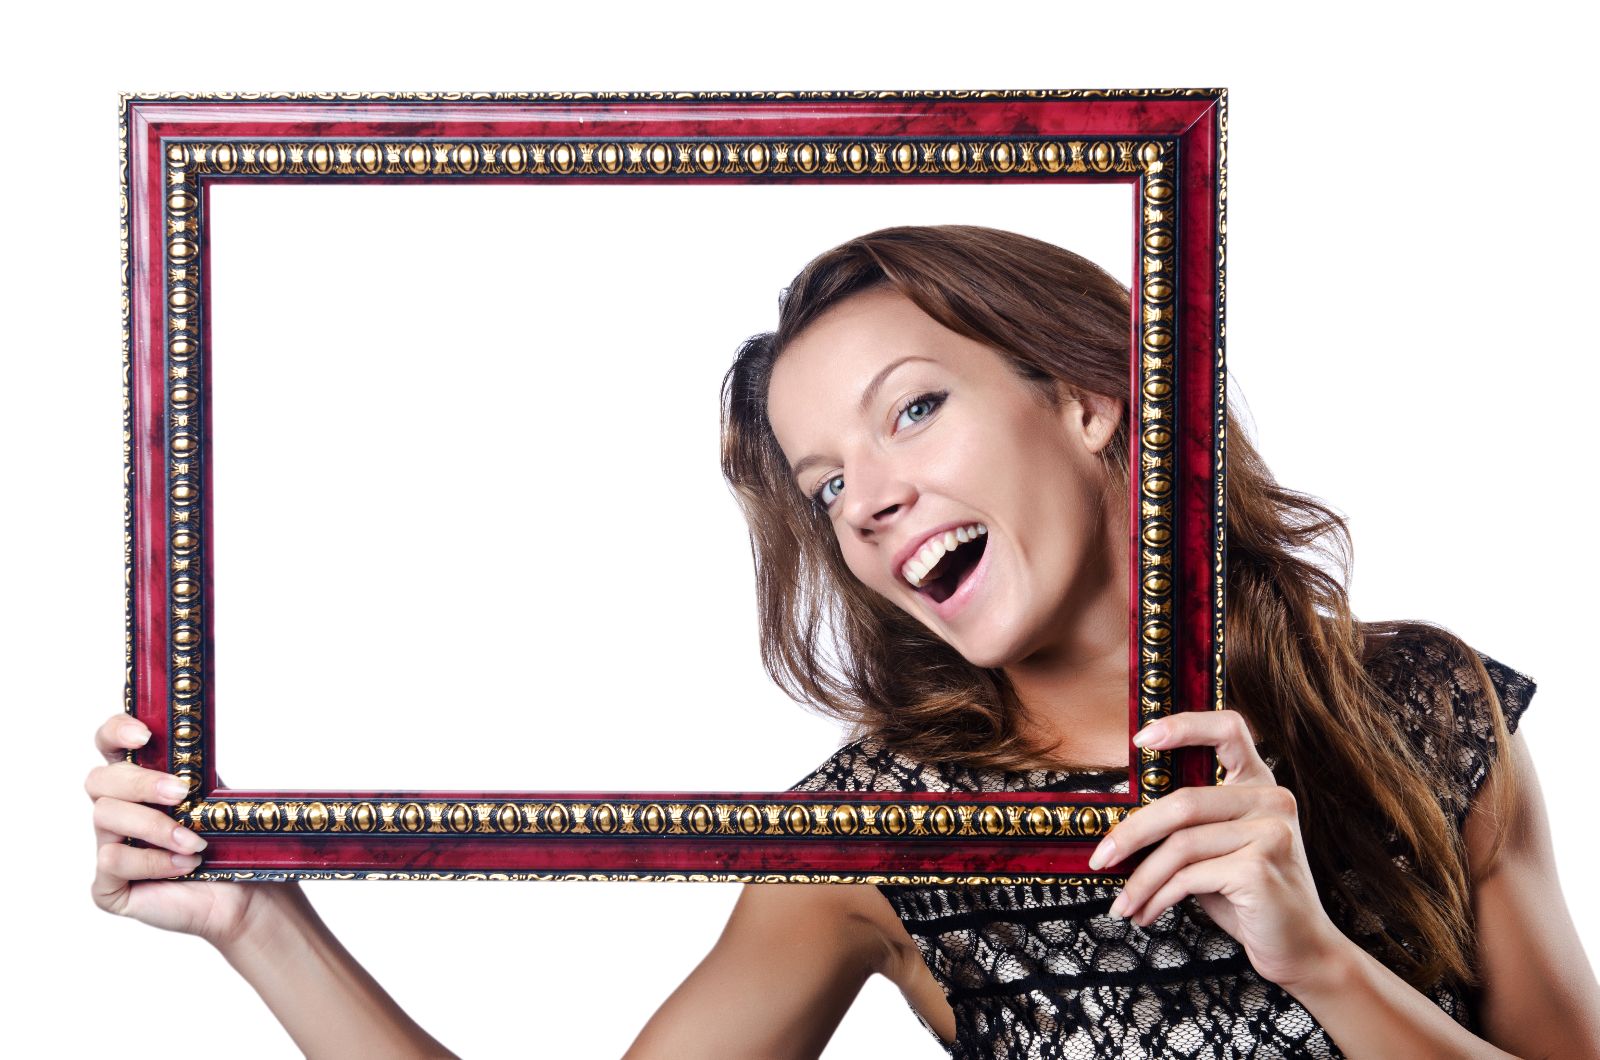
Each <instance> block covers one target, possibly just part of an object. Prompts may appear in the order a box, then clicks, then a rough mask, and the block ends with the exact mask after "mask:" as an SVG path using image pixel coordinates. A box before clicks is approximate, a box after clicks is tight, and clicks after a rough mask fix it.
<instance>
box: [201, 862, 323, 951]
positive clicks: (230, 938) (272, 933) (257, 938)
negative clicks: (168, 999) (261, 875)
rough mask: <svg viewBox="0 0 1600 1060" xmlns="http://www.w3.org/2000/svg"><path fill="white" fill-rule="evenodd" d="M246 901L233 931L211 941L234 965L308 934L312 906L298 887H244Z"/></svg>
mask: <svg viewBox="0 0 1600 1060" xmlns="http://www.w3.org/2000/svg"><path fill="white" fill-rule="evenodd" d="M240 886H243V887H245V888H246V891H245V896H246V897H245V901H244V904H243V908H242V909H241V910H240V912H239V915H238V917H237V918H235V920H234V922H233V924H232V925H231V927H230V929H229V930H228V931H226V932H225V933H223V934H220V935H219V936H218V937H216V938H208V939H207V941H208V942H210V943H211V944H212V945H213V946H215V947H216V949H217V951H218V952H219V953H221V954H222V956H223V957H224V958H226V959H227V960H228V961H229V962H230V963H232V964H238V963H239V961H240V960H248V959H250V958H252V957H255V956H259V955H261V954H265V953H267V952H269V951H270V950H271V949H272V948H273V947H274V946H275V945H281V943H282V940H283V939H285V938H286V937H287V938H292V937H294V936H296V935H297V934H298V933H299V932H301V931H303V930H304V925H305V924H306V922H307V921H308V919H310V916H309V914H311V906H310V903H309V902H307V901H306V898H305V895H304V893H302V892H301V890H300V886H299V884H297V883H294V882H289V883H268V884H241V885H240Z"/></svg>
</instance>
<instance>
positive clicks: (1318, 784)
mask: <svg viewBox="0 0 1600 1060" xmlns="http://www.w3.org/2000/svg"><path fill="white" fill-rule="evenodd" d="M884 286H887V287H891V288H893V289H895V290H897V291H899V292H900V293H901V294H903V295H905V296H906V297H907V298H909V299H910V300H911V301H912V302H913V303H915V304H916V305H917V306H918V307H919V308H920V309H921V310H922V311H923V312H925V313H927V314H928V315H929V316H930V317H932V318H933V319H934V320H936V321H938V322H939V323H940V324H942V325H944V326H945V327H946V328H949V329H950V330H951V331H954V332H956V333H958V334H960V335H964V336H966V337H968V338H970V339H974V340H976V341H978V342H981V343H983V344H984V345H986V346H988V347H990V348H992V349H994V350H995V351H997V352H999V353H1000V354H1001V355H1003V356H1004V357H1005V358H1006V360H1007V361H1008V362H1009V363H1010V364H1011V366H1012V367H1013V368H1014V369H1015V370H1016V371H1017V373H1018V375H1019V376H1020V377H1021V378H1022V379H1024V380H1025V381H1027V382H1028V383H1030V384H1032V385H1033V386H1035V387H1036V388H1037V389H1038V391H1039V394H1040V397H1041V399H1042V400H1047V401H1055V400H1058V399H1059V397H1060V395H1061V393H1062V392H1063V387H1069V388H1077V389H1081V390H1086V391H1090V392H1092V393H1096V394H1101V395H1104V396H1106V397H1110V398H1113V399H1116V400H1117V401H1119V402H1121V403H1122V407H1123V408H1124V409H1126V408H1127V402H1128V399H1129V393H1128V387H1129V384H1128V357H1129V345H1128V343H1129V327H1128V321H1129V310H1130V306H1129V293H1128V290H1127V289H1126V288H1124V287H1123V286H1122V285H1121V284H1120V283H1118V282H1117V281H1116V280H1115V279H1113V278H1112V277H1111V276H1109V275H1108V274H1107V273H1106V272H1104V271H1103V270H1102V269H1100V268H1099V267H1098V266H1096V265H1095V264H1093V263H1092V262H1090V261H1088V260H1087V259H1085V258H1082V257H1080V256H1078V255H1076V254H1073V253H1072V252H1070V251H1067V250H1064V249H1062V248H1060V247H1056V246H1053V245H1051V244H1049V243H1044V242H1041V241H1040V240H1036V239H1032V238H1030V237H1027V236H1023V235H1018V234H1015V233H1011V232H1003V231H999V230H996V229H990V228H979V227H973V226H967V225H944V226H935V227H899V228H886V229H882V230H880V231H877V232H873V233H870V234H868V235H865V236H861V237H859V238H856V239H852V240H850V241H849V242H847V243H844V244H842V245H840V246H838V247H835V248H834V249H832V250H830V251H827V252H826V253H824V254H822V255H821V256H819V257H818V258H816V259H815V260H813V261H812V262H811V263H810V264H808V265H807V266H806V267H805V269H804V270H802V271H801V273H800V274H799V275H798V276H797V277H796V278H795V279H794V281H793V282H792V283H791V284H790V285H789V287H788V288H787V289H786V290H785V292H784V295H783V298H782V300H781V302H780V308H779V320H778V327H777V330H776V331H774V332H770V333H767V334H762V335H757V336H755V337H753V338H751V339H749V340H748V341H747V342H745V343H744V345H743V346H742V348H741V349H740V351H739V354H738V357H737V359H736V360H735V362H734V364H733V367H732V368H730V369H729V371H728V373H727V376H726V377H725V379H724V381H723V393H722V408H723V434H722V468H723V474H724V476H725V477H726V478H727V480H728V482H729V484H730V485H731V486H732V487H733V490H734V492H735V495H736V496H737V498H738V500H739V502H740V504H741V506H742V507H743V509H744V513H745V516H746V519H747V520H748V522H749V525H750V535H751V548H752V552H753V554H754V559H755V567H756V586H757V599H758V602H759V611H760V628H761V650H762V659H763V662H764V663H765V665H766V668H767V671H768V672H769V673H770V674H771V675H772V677H773V679H774V680H775V681H776V682H777V683H778V684H779V686H780V687H782V688H783V689H784V690H785V691H786V692H788V693H789V694H790V695H791V696H793V697H794V698H796V699H799V700H801V701H802V702H806V703H809V704H811V705H813V706H814V707H816V708H817V709H819V710H821V711H823V712H825V713H828V714H831V715H833V716H835V717H838V718H842V719H845V720H847V721H849V722H851V723H852V724H853V725H854V726H855V727H856V729H857V731H858V732H861V733H870V734H872V735H874V736H876V737H877V738H878V739H880V740H881V741H883V742H884V743H885V744H886V745H888V746H889V747H891V748H893V749H895V750H897V751H900V752H902V753H904V754H906V755H909V756H911V757H912V758H915V759H919V760H921V761H925V762H950V761H960V762H962V763H964V764H967V765H971V766H979V767H990V768H996V769H1017V768H1022V767H1024V766H1037V765H1039V764H1040V763H1041V762H1042V761H1044V759H1045V756H1046V754H1047V753H1048V752H1049V751H1050V749H1049V748H1046V747H1043V746H1040V745H1038V744H1037V743H1036V742H1035V740H1034V738H1033V737H1032V736H1030V732H1031V730H1029V729H1027V728H1025V726H1024V724H1023V711H1022V708H1021V704H1020V702H1019V701H1018V699H1017V697H1016V695H1015V693H1014V692H1013V690H1012V688H1011V686H1010V683H1009V682H1008V681H1007V679H1006V676H1005V674H1004V673H1003V672H1002V671H1001V670H999V669H997V668H983V667H977V666H974V665H972V664H971V663H968V662H967V661H966V660H965V659H964V658H962V657H961V656H960V654H958V653H957V652H956V651H955V650H954V649H953V648H951V647H950V646H949V645H948V644H946V643H945V642H944V641H942V640H940V639H939V638H938V637H937V636H935V635H934V634H933V633H932V632H930V631H929V630H927V629H926V628H925V627H923V626H922V625H921V624H920V623H919V622H917V621H916V620H915V619H914V618H912V617H911V616H910V615H908V614H906V613H905V612H904V611H902V610H901V609H900V608H899V607H897V606H895V605H894V604H892V603H890V602H888V601H887V600H885V599H884V598H882V597H881V596H879V595H878V594H876V593H875V592H873V591H872V590H870V589H868V588H867V587H866V586H865V585H863V584H861V583H860V582H859V581H858V580H856V578H855V577H853V576H852V575H851V573H850V571H849V569H848V567H847V566H846V565H845V562H844V559H843V556H842V554H841V553H840V551H839V547H838V542H837V539H836V537H835V535H834V533H833V530H832V527H831V525H830V523H829V521H828V519H827V517H826V516H825V515H824V514H823V513H822V512H820V511H819V510H818V508H817V507H816V505H814V504H813V503H811V501H810V500H809V498H806V497H804V496H803V495H802V494H801V492H800V490H798V489H797V488H796V487H795V485H794V483H793V481H792V479H791V478H790V475H789V469H788V464H787V461H786V460H785V458H784V455H783V452H782V450H781V449H780V448H779V446H778V443H777V439H776V437H775V436H774V434H773V432H772V428H771V425H770V424H769V422H768V419H767V406H766V402H767V388H768V383H769V381H770V378H771V373H772V368H773V365H774V364H775V363H776V361H777V359H778V357H779V356H781V354H782V353H783V351H784V349H786V348H787V346H788V345H789V344H790V343H791V342H792V341H793V340H794V339H795V338H796V336H798V335H799V334H800V333H801V332H802V331H804V330H805V329H806V328H807V327H808V326H809V325H810V324H811V323H812V322H814V321H815V320H816V319H817V318H818V317H819V316H820V315H821V314H823V313H824V312H826V311H827V310H828V309H829V308H831V307H833V306H835V305H837V304H839V303H840V302H841V301H843V300H844V299H846V298H849V297H851V296H852V295H855V294H859V293H861V292H863V291H866V290H869V289H872V288H877V287H884ZM1224 429H1225V432H1226V433H1225V437H1226V449H1227V487H1226V488H1227V493H1226V519H1227V534H1228V578H1227V588H1228V609H1227V621H1226V628H1225V631H1224V632H1225V638H1226V643H1227V653H1228V655H1227V657H1228V667H1227V688H1226V695H1227V701H1228V704H1229V705H1230V706H1232V707H1234V708H1235V709H1237V710H1239V711H1240V713H1242V714H1244V715H1245V717H1246V718H1247V719H1248V720H1249V722H1250V725H1251V726H1252V728H1253V729H1254V730H1255V733H1256V736H1257V739H1258V740H1259V742H1260V744H1261V746H1262V750H1263V752H1264V753H1265V754H1267V755H1268V756H1269V757H1271V758H1272V759H1273V762H1274V766H1273V774H1274V776H1275V778H1276V779H1277V782H1278V783H1279V784H1281V785H1283V786H1284V787H1286V788H1288V789H1289V790H1290V791H1291V792H1293V793H1294V795H1295V796H1296V799H1297V803H1298V806H1299V814H1300V825H1301V833H1302V835H1303V837H1304V839H1305V846H1306V854H1307V858H1308V860H1309V862H1310V866H1311V869H1312V872H1313V875H1314V877H1315V878H1316V880H1317V885H1318V889H1319V894H1320V897H1321V898H1322V899H1323V901H1324V903H1325V904H1331V903H1337V904H1338V905H1340V906H1342V907H1343V908H1345V909H1365V910H1366V911H1368V912H1371V913H1376V914H1377V915H1378V918H1379V921H1380V922H1381V923H1382V925H1383V930H1382V931H1381V932H1380V933H1378V934H1376V935H1373V936H1369V937H1367V938H1364V939H1363V942H1364V944H1366V945H1368V946H1369V948H1372V949H1373V950H1374V955H1375V956H1378V957H1379V958H1380V959H1382V960H1384V961H1385V963H1387V964H1389V965H1390V966H1391V967H1394V968H1395V969H1396V970H1397V971H1398V972H1399V973H1400V974H1402V975H1403V976H1404V977H1405V978H1406V979H1407V980H1408V981H1410V982H1412V983H1413V985H1416V986H1418V987H1426V986H1428V985H1431V984H1432V983H1434V982H1436V981H1438V980H1439V979H1440V978H1442V977H1448V978H1451V979H1454V980H1456V981H1459V982H1463V983H1470V982H1472V981H1474V980H1475V970H1474V968H1473V961H1472V953H1473V951H1474V948H1475V947H1474V934H1473V930H1472V927H1471V924H1472V919H1471V895H1470V890H1469V881H1468V879H1467V873H1466V855H1465V849H1464V844H1463V841H1462V837H1461V835H1460V834H1459V832H1458V830H1457V828H1456V827H1455V823H1454V821H1453V820H1452V819H1451V817H1450V816H1449V815H1448V814H1447V813H1446V812H1445V810H1444V808H1443V807H1441V805H1440V803H1439V801H1438V798H1437V796H1436V794H1435V792H1434V791H1433V789H1432V788H1431V787H1430V781H1429V774H1428V772H1427V770H1426V769H1425V768H1424V764H1423V763H1421V762H1419V761H1417V759H1416V757H1415V756H1414V755H1413V754H1412V752H1411V751H1410V750H1409V744H1408V741H1407V740H1406V739H1405V738H1404V735H1403V733H1402V732H1401V730H1400V728H1399V725H1398V722H1397V721H1396V714H1397V705H1396V703H1395V700H1394V697H1395V695H1396V694H1397V693H1396V692H1395V691H1394V688H1393V682H1392V681H1381V680H1378V679H1377V677H1376V676H1375V674H1377V673H1378V672H1379V671H1381V670H1382V664H1381V661H1380V660H1381V659H1382V658H1383V657H1386V656H1387V655H1389V654H1392V651H1393V649H1394V648H1395V647H1396V646H1397V645H1399V644H1402V643H1406V644H1421V645H1424V646H1426V649H1427V651H1428V652H1429V653H1430V655H1431V657H1433V658H1441V659H1445V660H1448V661H1449V662H1450V663H1451V664H1452V665H1454V666H1456V667H1457V669H1458V670H1465V671H1466V672H1468V673H1470V674H1471V675H1473V676H1474V677H1475V679H1476V680H1477V681H1478V682H1480V687H1481V688H1482V690H1483V692H1484V694H1485V695H1487V696H1489V697H1491V700H1492V699H1493V697H1494V689H1493V685H1492V684H1491V683H1490V681H1489V677H1488V674H1487V672H1486V671H1485V670H1484V667H1483V665H1482V663H1481V662H1480V661H1479V660H1478V658H1477V656H1476V654H1475V653H1474V652H1473V651H1472V650H1471V649H1470V648H1469V647H1467V645H1465V644H1464V643H1463V642H1462V641H1461V640H1460V639H1459V638H1458V637H1456V636H1455V635H1454V634H1452V633H1450V632H1449V631H1448V630H1445V629H1443V628H1441V627H1439V626H1436V625H1433V624H1431V623H1425V622H1386V623H1362V622H1359V621H1358V620H1357V619H1356V618H1355V616H1354V615H1353V614H1352V613H1351V611H1350V604H1349V597H1348V593H1347V589H1346V586H1347V584H1348V580H1349V565H1350V558H1351V552H1350V536H1349V530H1348V527H1347V526H1346V524H1345V522H1344V520H1343V518H1342V517H1341V516H1340V515H1339V514H1338V513H1337V512H1335V511H1333V510H1332V509H1331V508H1329V507H1328V506H1326V505H1325V504H1323V503H1322V502H1320V501H1318V500H1316V499H1315V498H1313V497H1310V496H1307V495H1306V494H1303V493H1298V492H1296V491H1294V490H1290V489H1286V488H1284V487H1282V486H1280V485H1278V483H1277V482H1276V480H1275V479H1274V478H1273V476H1272V473H1271V472H1270V471H1269V470H1268V468H1267V466H1266V464H1265V463H1264V462H1263V461H1262V459H1261V457H1260V454H1259V453H1257V451H1256V450H1255V448H1254V447H1253V446H1252V445H1251V443H1250V440H1249V438H1248V437H1247V436H1246V435H1245V433H1244V432H1243V431H1242V430H1241V429H1240V427H1239V425H1238V423H1237V421H1236V419H1235V417H1234V416H1233V414H1232V411H1231V409H1230V410H1229V411H1228V414H1227V416H1226V420H1225V428H1224ZM1127 432H1128V423H1127V418H1126V417H1125V416H1124V418H1123V420H1122V423H1121V425H1120V426H1119V428H1118V430H1117V433H1116V435H1115V436H1114V438H1113V440H1112V442H1111V443H1110V444H1108V445H1107V446H1106V447H1105V448H1104V449H1103V450H1102V463H1103V466H1104V468H1105V471H1106V476H1107V482H1108V483H1109V484H1112V485H1114V486H1116V487H1118V488H1120V489H1121V490H1123V491H1124V493H1125V491H1126V489H1127V485H1128V452H1129V450H1128V434H1127ZM1306 553H1311V554H1312V555H1315V556H1320V557H1321V558H1322V559H1323V560H1324V561H1326V562H1327V563H1328V564H1329V565H1331V566H1332V568H1333V571H1332V572H1331V573H1330V572H1329V571H1328V570H1325V569H1324V568H1323V567H1322V566H1319V565H1318V564H1317V563H1316V562H1314V561H1313V560H1312V559H1310V558H1307V556H1306ZM907 659H915V660H917V665H915V666H907V665H905V660H907ZM1491 714H1492V716H1493V719H1494V720H1493V724H1494V730H1495V736H1496V740H1497V746H1499V747H1501V748H1505V747H1507V746H1509V744H1508V742H1507V740H1508V736H1507V732H1506V727H1505V722H1504V719H1503V717H1502V715H1501V712H1500V711H1499V709H1494V710H1492V711H1491ZM1444 716H1445V718H1446V719H1447V718H1448V711H1445V712H1444ZM1451 730H1452V727H1451V726H1450V725H1449V724H1448V720H1445V721H1442V722H1441V723H1440V724H1439V731H1438V732H1437V733H1431V734H1430V737H1431V738H1433V739H1435V740H1437V741H1438V745H1439V746H1440V747H1448V746H1449V743H1450V740H1451V737H1452V731H1451ZM1441 753H1443V752H1441ZM1052 764H1055V765H1058V766H1059V765H1062V764H1063V763H1060V762H1056V763H1052ZM1066 764H1067V765H1069V766H1070V765H1071V764H1072V763H1066ZM1500 790H1501V792H1502V794H1503V793H1504V792H1505V791H1506V790H1507V788H1506V786H1505V785H1502V786H1501V788H1500ZM1380 824H1387V825H1388V826H1391V827H1392V828H1393V830H1394V832H1395V834H1396V835H1397V836H1398V837H1399V840H1400V841H1401V843H1402V844H1403V845H1404V848H1405V854H1406V856H1405V857H1404V858H1402V859H1400V862H1405V863H1404V864H1402V863H1400V862H1397V860H1396V859H1395V857H1394V855H1393V853H1392V852H1391V851H1389V850H1386V849H1385V842H1386V837H1385V835H1384V829H1383V828H1382V827H1379V825H1380ZM1369 939H1370V940H1371V941H1369Z"/></svg>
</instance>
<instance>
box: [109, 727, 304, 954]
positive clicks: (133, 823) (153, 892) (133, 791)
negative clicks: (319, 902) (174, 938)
mask: <svg viewBox="0 0 1600 1060" xmlns="http://www.w3.org/2000/svg"><path fill="white" fill-rule="evenodd" d="M149 739H150V730H149V729H147V728H146V727H145V726H144V724H143V723H142V722H140V721H139V720H138V719H137V718H134V717H133V716H131V715H129V714H120V713H119V714H114V715H112V716H111V717H110V718H109V719H107V720H106V722H105V724H103V725H101V726H100V728H99V729H98V730H97V731H96V732H95V747H96V748H97V749H98V750H99V751H100V753H101V754H102V755H104V756H105V760H106V764H105V765H103V766H96V767H95V768H94V769H91V770H90V771H89V776H88V779H87V780H86V781H85V782H84V789H85V790H86V791H88V793H89V798H90V799H92V800H94V830H95V839H96V842H98V844H99V853H98V857H97V858H96V861H95V865H96V869H95V876H94V886H93V888H92V890H93V893H94V901H95V904H96V905H98V906H99V907H100V908H101V909H104V910H105V911H106V912H108V913H116V914H117V915H118V916H128V917H132V918H133V919H135V920H140V921H143V922H144V923H146V924H152V925H154V926H156V927H158V928H164V929H166V930H168V931H181V932H184V933H186V934H190V935H199V936H200V937H202V938H204V939H206V940H207V941H208V942H211V943H212V944H213V945H216V946H218V947H224V946H227V945H228V944H229V943H231V942H233V941H236V940H237V939H238V937H239V935H240V934H241V932H242V931H243V929H244V927H245V925H246V924H247V922H248V920H249V914H250V910H251V906H252V903H253V902H255V901H257V900H261V899H266V898H267V897H268V894H269V893H270V892H273V891H281V890H284V889H285V888H292V887H293V886H294V885H293V884H279V885H273V884H264V885H263V884H254V885H251V886H248V887H246V886H243V885H241V884H237V883H205V882H200V881H196V880H181V881H180V880H174V879H173V878H172V877H175V876H183V875H185V874H187V873H189V872H192V871H193V870H194V868H195V866H197V865H199V864H200V860H201V859H200V852H201V851H203V850H204V849H205V847H206V841H205V840H204V839H202V838H200V837H199V836H197V835H195V834H194V833H193V832H192V831H190V830H189V829H188V828H186V827H184V826H183V825H181V824H179V823H178V822H177V821H175V820H173V818H172V817H171V815H170V814H169V813H168V812H167V811H166V810H163V809H157V808H156V807H157V806H162V807H170V806H176V805H177V804H178V803H180V802H182V801H183V800H184V799H185V798H187V797H188V789H187V788H186V787H185V786H184V782H183V781H182V780H179V779H178V778H177V777H175V776H173V775H171V774H170V773H161V772H157V771H156V770H153V769H144V768H142V767H140V766H136V765H134V764H133V763H132V762H129V761H126V760H125V758H124V752H126V751H129V750H131V749H133V748H136V747H143V746H144V745H145V743H146V742H148V741H149ZM151 803H153V804H155V805H147V804H151ZM130 837H131V838H133V839H138V840H140V841H142V842H144V843H147V844H149V845H148V846H146V847H135V846H129V845H128V844H127V843H126V842H125V840H126V839H128V838H130ZM274 897H276V896H275V895H274Z"/></svg>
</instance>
